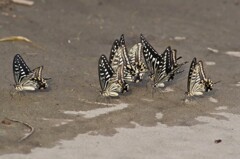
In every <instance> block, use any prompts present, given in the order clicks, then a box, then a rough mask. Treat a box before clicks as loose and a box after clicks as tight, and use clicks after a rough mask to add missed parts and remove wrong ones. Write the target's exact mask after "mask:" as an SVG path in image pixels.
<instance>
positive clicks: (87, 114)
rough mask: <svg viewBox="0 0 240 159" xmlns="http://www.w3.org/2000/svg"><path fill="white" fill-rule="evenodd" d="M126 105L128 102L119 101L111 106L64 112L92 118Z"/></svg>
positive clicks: (123, 107)
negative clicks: (119, 102)
mask: <svg viewBox="0 0 240 159" xmlns="http://www.w3.org/2000/svg"><path fill="white" fill-rule="evenodd" d="M127 107H128V104H126V103H121V104H117V105H116V106H113V107H106V108H98V109H94V110H88V111H64V112H63V113H64V114H69V115H83V116H84V117H85V118H94V117H97V116H99V115H102V114H107V113H110V112H113V111H117V110H122V109H125V108H127Z"/></svg>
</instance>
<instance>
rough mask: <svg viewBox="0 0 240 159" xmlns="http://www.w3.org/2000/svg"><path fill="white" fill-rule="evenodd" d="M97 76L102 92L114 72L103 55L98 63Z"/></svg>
mask: <svg viewBox="0 0 240 159" xmlns="http://www.w3.org/2000/svg"><path fill="white" fill-rule="evenodd" d="M98 74H99V82H100V86H101V89H102V90H105V88H106V86H107V81H109V79H110V78H112V76H113V74H114V70H113V69H112V67H111V66H110V64H109V63H108V60H107V58H106V56H105V55H101V57H100V58H99V61H98Z"/></svg>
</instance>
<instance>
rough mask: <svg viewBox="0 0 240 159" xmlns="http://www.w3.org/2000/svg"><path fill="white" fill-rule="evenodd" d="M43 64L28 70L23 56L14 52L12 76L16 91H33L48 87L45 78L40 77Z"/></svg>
mask: <svg viewBox="0 0 240 159" xmlns="http://www.w3.org/2000/svg"><path fill="white" fill-rule="evenodd" d="M42 70H43V66H41V67H38V68H35V69H34V70H30V68H29V67H28V66H27V64H26V63H25V62H24V60H23V58H22V57H21V56H20V55H19V54H16V55H15V56H14V59H13V76H14V80H15V83H16V85H15V89H16V90H18V91H34V90H36V89H46V88H47V87H48V85H47V82H46V79H44V78H42Z"/></svg>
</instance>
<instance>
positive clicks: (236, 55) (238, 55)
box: [226, 51, 240, 57]
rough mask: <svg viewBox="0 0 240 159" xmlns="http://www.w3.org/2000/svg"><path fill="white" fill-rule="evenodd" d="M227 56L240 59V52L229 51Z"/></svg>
mask: <svg viewBox="0 0 240 159" xmlns="http://www.w3.org/2000/svg"><path fill="white" fill-rule="evenodd" d="M226 54H227V55H230V56H235V57H240V51H227V52H226Z"/></svg>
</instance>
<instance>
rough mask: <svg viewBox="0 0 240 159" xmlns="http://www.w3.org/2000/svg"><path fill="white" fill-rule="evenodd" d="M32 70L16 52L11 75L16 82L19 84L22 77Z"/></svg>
mask: <svg viewBox="0 0 240 159" xmlns="http://www.w3.org/2000/svg"><path fill="white" fill-rule="evenodd" d="M31 72H32V71H31V70H30V69H29V67H28V66H27V64H26V63H25V62H24V60H23V58H22V57H21V56H20V55H19V54H16V55H15V56H14V59H13V76H14V80H15V83H16V84H19V83H20V82H21V81H22V80H23V78H24V77H26V76H28V75H29V74H30V73H31Z"/></svg>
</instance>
